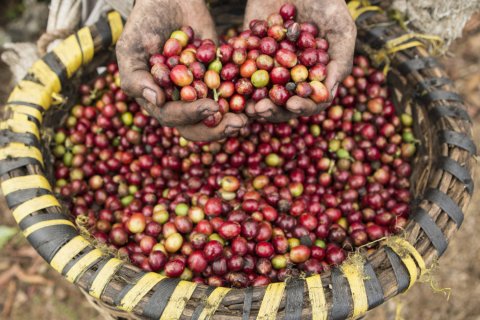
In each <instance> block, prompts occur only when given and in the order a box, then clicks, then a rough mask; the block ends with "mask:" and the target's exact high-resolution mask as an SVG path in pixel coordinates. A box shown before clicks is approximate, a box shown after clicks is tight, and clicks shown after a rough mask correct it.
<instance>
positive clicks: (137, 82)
mask: <svg viewBox="0 0 480 320" xmlns="http://www.w3.org/2000/svg"><path fill="white" fill-rule="evenodd" d="M117 58H118V68H119V72H120V83H121V88H122V90H123V91H125V93H127V94H128V95H130V96H131V97H134V98H137V99H138V98H141V99H145V100H147V101H148V102H150V103H151V104H153V105H155V106H162V105H163V104H164V103H165V94H164V92H163V90H162V89H161V88H160V87H159V86H158V85H157V84H156V83H155V81H154V80H153V76H152V74H151V73H150V68H149V66H148V64H147V61H146V59H143V57H137V56H136V54H135V53H133V54H132V52H129V50H128V49H126V50H124V46H123V43H122V42H120V43H119V45H118V46H117Z"/></svg>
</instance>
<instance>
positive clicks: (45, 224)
mask: <svg viewBox="0 0 480 320" xmlns="http://www.w3.org/2000/svg"><path fill="white" fill-rule="evenodd" d="M59 225H68V226H72V227H74V228H75V225H74V224H73V223H72V222H71V221H68V220H66V219H55V220H47V221H40V222H37V223H35V224H34V225H31V226H30V227H28V228H26V229H25V230H23V235H24V236H25V238H28V237H29V236H30V235H31V234H32V233H34V232H37V231H39V230H40V229H43V228H47V227H53V226H59Z"/></svg>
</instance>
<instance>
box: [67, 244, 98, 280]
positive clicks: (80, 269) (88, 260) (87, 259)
mask: <svg viewBox="0 0 480 320" xmlns="http://www.w3.org/2000/svg"><path fill="white" fill-rule="evenodd" d="M102 257H103V253H102V251H101V250H100V249H94V250H92V251H90V252H89V253H87V254H86V255H85V256H83V257H82V258H81V259H80V260H78V261H77V262H76V263H75V265H73V266H72V267H71V268H70V270H68V272H67V274H66V275H65V278H67V280H68V281H70V282H72V283H73V282H75V281H76V280H77V278H78V277H79V276H80V275H81V274H82V273H84V272H85V270H87V268H88V267H89V266H91V265H92V264H93V263H95V262H97V261H98V260H100V259H101V258H102Z"/></svg>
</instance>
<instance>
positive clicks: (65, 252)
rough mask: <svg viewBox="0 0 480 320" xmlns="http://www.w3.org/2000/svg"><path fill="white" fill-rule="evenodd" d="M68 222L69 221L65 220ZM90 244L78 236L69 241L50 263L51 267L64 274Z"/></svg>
mask: <svg viewBox="0 0 480 320" xmlns="http://www.w3.org/2000/svg"><path fill="white" fill-rule="evenodd" d="M63 221H67V220H63ZM89 245H90V243H89V242H88V241H87V240H86V239H85V238H84V237H82V236H76V237H74V238H72V239H71V240H70V241H68V242H67V243H66V244H65V245H64V246H63V247H62V248H61V249H60V250H58V252H57V253H56V254H55V256H54V257H53V259H52V261H50V265H51V266H52V267H53V268H54V269H55V270H57V272H59V273H62V271H63V268H65V266H66V265H67V264H68V263H69V262H70V261H71V260H72V259H73V258H74V257H75V256H76V255H77V254H79V253H80V252H82V251H83V250H84V249H85V248H86V247H88V246H89Z"/></svg>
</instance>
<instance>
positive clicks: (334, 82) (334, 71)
mask: <svg viewBox="0 0 480 320" xmlns="http://www.w3.org/2000/svg"><path fill="white" fill-rule="evenodd" d="M344 69H345V68H344V66H343V65H341V64H340V63H339V62H338V61H335V60H332V61H330V63H329V64H328V66H327V78H326V79H325V82H324V83H325V86H326V87H327V89H328V91H329V92H330V98H331V99H333V98H334V97H335V95H336V94H337V89H338V85H339V84H340V82H341V81H343V79H344V78H345V76H346V75H348V70H347V72H346V71H345V70H344Z"/></svg>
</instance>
